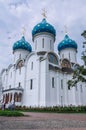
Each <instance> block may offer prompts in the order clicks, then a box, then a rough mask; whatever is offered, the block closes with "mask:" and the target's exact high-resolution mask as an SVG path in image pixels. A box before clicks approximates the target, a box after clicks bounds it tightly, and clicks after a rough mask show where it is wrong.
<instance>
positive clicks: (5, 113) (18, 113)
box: [0, 110, 23, 116]
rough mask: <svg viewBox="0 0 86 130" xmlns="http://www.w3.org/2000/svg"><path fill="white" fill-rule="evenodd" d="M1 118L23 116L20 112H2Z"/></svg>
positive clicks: (0, 111)
mask: <svg viewBox="0 0 86 130" xmlns="http://www.w3.org/2000/svg"><path fill="white" fill-rule="evenodd" d="M0 116H23V113H21V112H19V111H9V110H0Z"/></svg>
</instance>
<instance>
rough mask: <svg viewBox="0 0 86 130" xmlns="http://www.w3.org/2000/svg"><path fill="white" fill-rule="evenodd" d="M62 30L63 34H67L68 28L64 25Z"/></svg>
mask: <svg viewBox="0 0 86 130" xmlns="http://www.w3.org/2000/svg"><path fill="white" fill-rule="evenodd" d="M64 32H65V34H68V28H67V26H66V25H64Z"/></svg>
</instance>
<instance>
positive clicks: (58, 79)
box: [0, 32, 86, 107]
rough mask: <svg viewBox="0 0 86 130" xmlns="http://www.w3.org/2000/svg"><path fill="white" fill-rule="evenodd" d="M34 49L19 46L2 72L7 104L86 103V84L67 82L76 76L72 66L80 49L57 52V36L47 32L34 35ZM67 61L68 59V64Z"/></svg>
mask: <svg viewBox="0 0 86 130" xmlns="http://www.w3.org/2000/svg"><path fill="white" fill-rule="evenodd" d="M33 41H34V50H35V51H34V52H33V51H32V52H29V51H27V50H25V49H16V50H15V51H14V53H13V55H14V62H13V64H12V65H10V66H9V67H8V68H7V69H4V70H2V72H1V78H0V79H1V87H2V89H3V91H2V96H1V97H0V98H2V99H1V101H2V100H3V102H4V103H6V105H8V104H9V103H10V102H15V104H16V105H21V106H28V107H29V106H32V107H41V106H42V107H46V106H59V105H60V106H69V105H75V106H78V105H86V100H85V96H86V86H85V83H83V84H82V83H78V84H77V86H76V87H73V88H71V89H70V90H69V89H68V85H67V81H68V80H69V79H71V78H72V68H73V66H74V64H77V58H76V52H77V50H76V49H73V48H66V49H63V50H61V51H60V53H59V54H60V58H59V56H58V55H57V54H56V53H55V52H54V41H55V37H54V36H53V35H52V34H49V33H46V32H43V33H39V34H37V35H35V36H34V39H33ZM63 60H64V61H65V60H67V61H68V63H69V64H68V66H66V67H64V66H63V65H64V64H63Z"/></svg>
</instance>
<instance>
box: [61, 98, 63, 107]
mask: <svg viewBox="0 0 86 130" xmlns="http://www.w3.org/2000/svg"><path fill="white" fill-rule="evenodd" d="M61 106H63V96H61Z"/></svg>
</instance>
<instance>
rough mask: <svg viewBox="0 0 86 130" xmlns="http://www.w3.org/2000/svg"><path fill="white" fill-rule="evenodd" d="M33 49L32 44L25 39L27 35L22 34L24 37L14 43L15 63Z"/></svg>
mask: <svg viewBox="0 0 86 130" xmlns="http://www.w3.org/2000/svg"><path fill="white" fill-rule="evenodd" d="M31 51H32V47H31V45H30V44H29V43H28V42H27V41H26V40H25V37H24V36H22V38H21V39H20V40H19V41H17V42H15V43H14V45H13V54H14V64H15V63H16V61H17V60H19V59H25V58H26V56H27V55H28V53H30V52H31Z"/></svg>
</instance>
